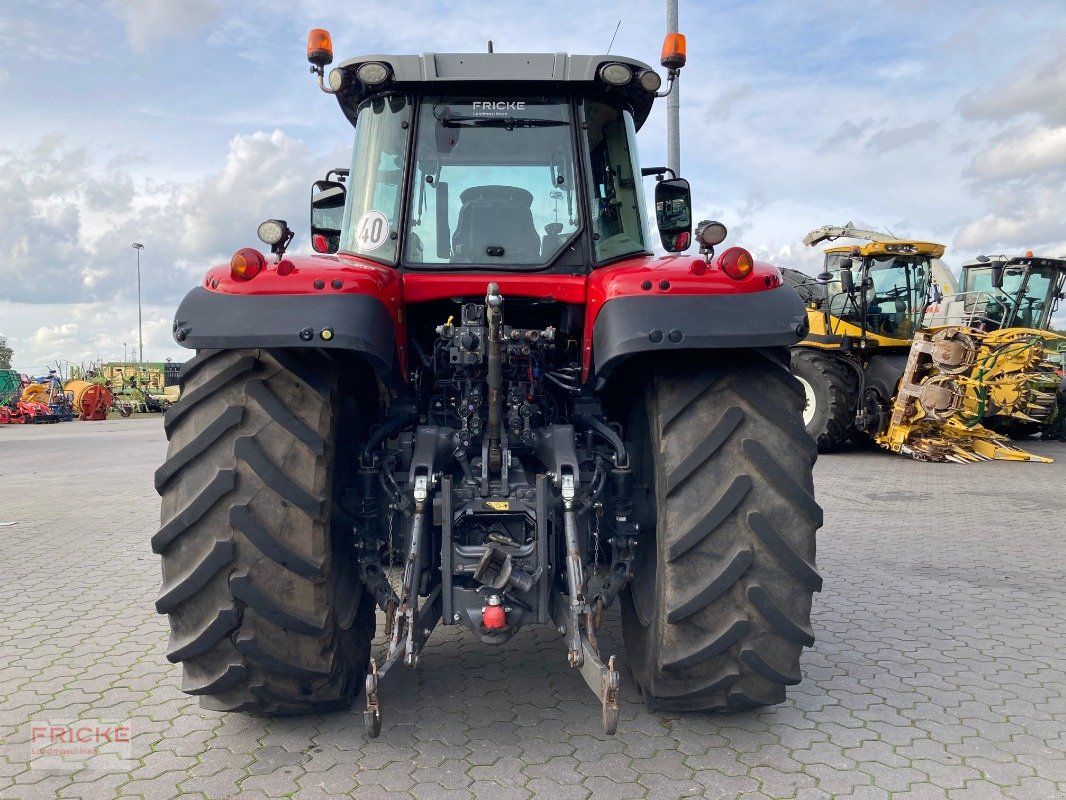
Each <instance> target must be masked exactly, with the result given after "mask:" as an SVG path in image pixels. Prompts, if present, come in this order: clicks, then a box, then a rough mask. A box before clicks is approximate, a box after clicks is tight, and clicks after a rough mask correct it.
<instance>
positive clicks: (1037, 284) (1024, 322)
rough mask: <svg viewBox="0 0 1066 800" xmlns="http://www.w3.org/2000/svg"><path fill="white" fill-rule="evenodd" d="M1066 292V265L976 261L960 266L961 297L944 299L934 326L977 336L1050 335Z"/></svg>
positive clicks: (1029, 258)
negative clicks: (1007, 332) (964, 328)
mask: <svg viewBox="0 0 1066 800" xmlns="http://www.w3.org/2000/svg"><path fill="white" fill-rule="evenodd" d="M1064 289H1066V259H1062V258H1043V257H1035V256H1034V255H1033V254H1032V252H1029V253H1026V254H1025V255H1024V256H1015V257H1008V256H991V257H990V256H978V257H977V259H976V260H974V261H970V262H967V263H965V264H963V265H962V282H961V284H960V286H959V292H958V294H956V295H954V296H952V297H948V298H945V301H944V303H943V305H942V306H941V308H940V309H938V310H937V312H936V313H935V314H934V315H933V316H932V318H931V320H930V324H934V325H936V324H943V325H946V324H956V325H958V324H963V325H969V326H970V327H974V328H977V329H979V330H987V331H992V330H998V329H1000V328H1034V329H1036V330H1049V329H1050V328H1051V318H1052V316H1053V315H1054V314H1055V312H1056V311H1057V310H1058V308H1059V303H1060V302H1061V301H1062V299H1063V290H1064Z"/></svg>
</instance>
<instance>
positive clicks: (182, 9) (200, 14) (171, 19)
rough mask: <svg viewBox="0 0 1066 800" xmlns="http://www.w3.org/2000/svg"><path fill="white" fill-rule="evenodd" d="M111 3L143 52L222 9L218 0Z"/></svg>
mask: <svg viewBox="0 0 1066 800" xmlns="http://www.w3.org/2000/svg"><path fill="white" fill-rule="evenodd" d="M110 6H111V8H112V10H113V11H114V12H115V13H116V14H117V15H118V16H119V17H120V18H121V19H122V20H123V21H124V22H125V23H126V36H127V37H128V38H129V40H130V44H131V45H133V47H134V49H136V50H138V51H139V52H142V53H144V52H147V51H148V49H149V48H150V47H152V46H153V45H155V44H156V43H158V42H159V41H160V40H162V39H166V38H168V37H170V36H176V35H180V34H183V33H187V32H189V31H192V30H196V29H197V28H199V27H200V26H201V25H204V24H206V23H208V22H210V21H211V20H213V19H215V18H216V17H217V16H218V15H219V14H221V13H222V10H223V6H222V3H221V0H180V2H177V1H176V0H111V2H110Z"/></svg>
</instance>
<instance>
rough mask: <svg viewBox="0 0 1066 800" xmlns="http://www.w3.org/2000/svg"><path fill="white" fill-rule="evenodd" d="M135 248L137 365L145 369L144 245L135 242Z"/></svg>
mask: <svg viewBox="0 0 1066 800" xmlns="http://www.w3.org/2000/svg"><path fill="white" fill-rule="evenodd" d="M132 247H133V249H134V250H136V251H137V345H138V358H137V365H138V367H139V368H140V369H142V370H143V369H144V331H143V328H142V327H141V251H142V250H143V249H144V245H143V244H141V243H140V242H134V243H133V245H132Z"/></svg>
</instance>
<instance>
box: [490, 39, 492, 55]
mask: <svg viewBox="0 0 1066 800" xmlns="http://www.w3.org/2000/svg"><path fill="white" fill-rule="evenodd" d="M489 52H490V53H491V52H492V39H489Z"/></svg>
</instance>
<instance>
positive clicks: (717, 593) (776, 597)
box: [622, 351, 822, 711]
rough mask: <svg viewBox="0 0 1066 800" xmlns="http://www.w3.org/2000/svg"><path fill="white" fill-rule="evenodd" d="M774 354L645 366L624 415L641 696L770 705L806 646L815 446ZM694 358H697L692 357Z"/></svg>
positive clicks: (707, 705) (795, 673)
mask: <svg viewBox="0 0 1066 800" xmlns="http://www.w3.org/2000/svg"><path fill="white" fill-rule="evenodd" d="M787 358H788V356H787V353H785V352H784V351H753V352H748V353H744V354H743V355H740V356H732V357H729V356H723V357H719V358H717V359H705V360H700V361H695V358H694V357H692V358H689V359H687V360H686V361H680V360H679V361H678V362H676V363H674V364H670V365H666V366H663V367H660V368H658V369H656V371H655V373H654V374H653V375H650V376H649V378H648V380H647V381H646V385H647V388H646V392H645V398H644V402H643V403H642V402H639V401H638V402H637V403H635V404H634V408H633V409H632V412H631V414H630V424H629V432H628V435H629V440H630V441H631V442H632V443H633V447H634V453H633V457H634V462H635V463H634V473H635V480H636V483H637V484H638V486H640V487H646V489H647V500H646V501H644V502H641V503H639V504H638V507H639V508H640V509H641V511H640V512H638V514H639V515H640V516H641V517H642V518H639V519H638V522H640V526H641V531H642V534H641V541H640V544H639V545H638V546H637V550H636V560H635V563H634V570H633V571H634V578H633V581H632V582H631V583H630V585H629V586H628V588H627V589H626V591H625V593H624V595H623V600H622V624H623V635H624V637H625V643H626V651H627V653H628V655H629V663H630V668H631V669H632V672H633V676H634V678H635V679H636V682H637V685H638V687H639V688H640V691H641V693H642V694H643V696H644V699H645V702H646V703H647V704H648V705H649V706H650V707H652V708H657V709H662V710H673V711H690V710H711V711H731V710H741V709H745V708H752V707H755V706H764V705H772V704H774V703H780V702H781V701H783V700H784V699H785V687H786V686H787V685H790V684H795V683H798V682H799V680H800V668H799V656H800V653H801V651H802V650H803V648H804V646H810V645H811V644H812V643H813V642H814V635H813V633H812V631H811V623H810V614H811V598H812V594H813V592H815V591H818V590H820V588H821V584H822V580H821V578H820V577H819V575H818V572H817V571H816V569H815V562H814V555H815V531H816V530H817V529H818V527H819V526H820V525H821V524H822V510H821V508H820V507H819V506H818V504H817V503H816V502H815V500H814V489H813V478H812V471H813V465H814V461H815V458H816V455H817V454H816V451H815V448H814V443H813V442H812V441H811V438H810V437H809V436H808V435H807V433H806V432H805V431H804V428H803V425H802V423H801V420H800V414H801V412H802V408H803V394H802V392H801V389H800V386H799V384H798V383H797V381H796V380H795V379H794V378H793V377H792V376H791V375H790V374H789V370H788V367H787ZM694 361H695V363H693V362H694Z"/></svg>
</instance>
